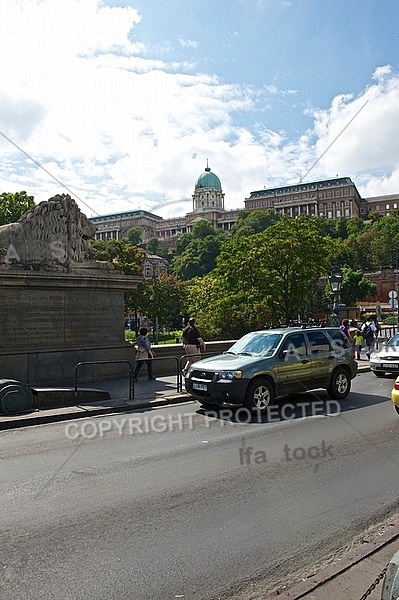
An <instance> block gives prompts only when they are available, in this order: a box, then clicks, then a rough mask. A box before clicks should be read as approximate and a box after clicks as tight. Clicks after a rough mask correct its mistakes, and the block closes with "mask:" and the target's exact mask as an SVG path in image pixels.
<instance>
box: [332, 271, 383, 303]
mask: <svg viewBox="0 0 399 600" xmlns="http://www.w3.org/2000/svg"><path fill="white" fill-rule="evenodd" d="M376 291H377V286H376V285H375V283H372V282H371V281H369V280H368V279H366V278H365V277H364V276H363V272H362V271H361V270H358V271H354V270H353V269H351V268H350V267H344V268H343V269H342V290H341V300H342V302H343V303H344V304H346V305H347V306H351V305H352V304H354V303H355V302H356V300H362V299H363V298H365V297H366V296H373V295H374V294H375V293H376Z"/></svg>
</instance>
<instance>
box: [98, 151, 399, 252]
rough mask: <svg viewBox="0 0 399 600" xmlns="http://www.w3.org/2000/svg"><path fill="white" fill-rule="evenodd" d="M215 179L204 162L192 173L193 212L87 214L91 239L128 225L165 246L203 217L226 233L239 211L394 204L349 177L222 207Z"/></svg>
mask: <svg viewBox="0 0 399 600" xmlns="http://www.w3.org/2000/svg"><path fill="white" fill-rule="evenodd" d="M224 196H225V195H224V192H223V190H222V185H221V182H220V179H219V177H218V176H217V175H215V173H213V172H212V171H211V169H210V168H209V166H208V163H207V166H206V168H205V170H204V172H203V173H202V174H201V175H200V176H199V177H198V179H197V180H196V182H195V185H194V194H193V195H192V200H193V210H192V212H189V213H187V214H186V215H184V216H180V217H172V218H170V219H163V218H162V217H160V216H158V215H155V214H153V213H150V212H148V211H145V210H132V211H125V212H121V213H113V214H110V215H104V216H98V217H91V218H90V221H92V222H93V223H94V224H95V226H96V227H97V233H96V237H97V238H98V239H102V240H108V239H111V238H113V239H121V238H123V237H126V236H127V233H128V231H129V229H131V228H132V227H141V228H142V230H143V234H142V240H143V242H147V241H148V240H149V239H151V238H157V239H159V240H160V241H162V243H163V244H164V245H165V246H167V247H173V246H174V244H175V242H176V239H177V238H178V236H179V235H181V234H183V233H190V232H191V231H192V228H193V226H194V225H195V223H196V222H198V221H200V220H202V219H206V220H207V221H210V222H211V223H212V225H213V226H214V227H215V228H221V229H223V230H225V231H229V230H230V229H231V228H232V226H233V225H234V223H235V222H236V221H237V219H238V215H239V213H240V212H241V211H242V210H246V211H259V210H262V211H264V210H268V209H270V208H273V209H274V210H276V211H278V212H280V213H282V214H284V215H289V216H290V217H297V216H300V215H310V216H318V217H321V216H324V217H326V218H328V219H337V218H338V217H346V218H350V217H360V218H362V219H367V218H368V216H369V215H370V213H371V212H373V211H376V212H378V213H380V214H383V215H388V214H389V213H390V212H391V211H392V210H394V209H397V208H398V206H399V193H398V194H390V195H385V196H375V197H372V198H361V196H360V194H359V192H358V190H357V188H356V185H355V184H354V183H353V181H352V180H351V178H350V177H335V178H333V179H326V180H322V181H312V182H309V183H298V184H294V185H287V186H281V187H276V188H264V189H262V190H257V191H254V192H251V193H250V195H249V197H248V198H245V200H244V206H243V208H242V209H236V210H226V209H225V207H224Z"/></svg>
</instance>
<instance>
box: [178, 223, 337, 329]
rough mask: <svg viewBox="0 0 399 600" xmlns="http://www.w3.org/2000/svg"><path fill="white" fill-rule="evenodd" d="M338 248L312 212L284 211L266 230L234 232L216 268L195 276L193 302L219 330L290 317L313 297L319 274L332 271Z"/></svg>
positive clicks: (191, 290)
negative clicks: (288, 213)
mask: <svg viewBox="0 0 399 600" xmlns="http://www.w3.org/2000/svg"><path fill="white" fill-rule="evenodd" d="M333 249H334V247H333V243H332V242H331V240H330V239H329V238H326V237H323V236H321V235H320V233H319V231H318V226H317V223H316V221H315V220H314V219H313V220H312V219H310V218H299V219H291V218H290V217H283V218H282V219H281V220H280V221H279V222H278V223H276V225H273V226H271V227H269V228H268V229H266V230H265V231H263V232H261V233H258V234H255V235H252V236H249V237H242V236H234V237H232V238H231V239H229V240H228V241H226V242H225V243H224V244H223V246H222V249H221V252H220V255H219V257H218V259H217V268H216V269H215V271H214V272H213V273H211V274H210V275H209V276H208V277H207V278H201V279H197V280H195V282H190V284H191V285H189V286H188V303H189V308H190V309H191V311H195V312H196V315H197V316H198V318H199V319H200V320H201V322H203V321H205V320H207V323H208V325H207V326H208V327H209V329H210V330H212V331H214V332H217V335H218V336H219V335H221V336H223V335H226V334H227V333H230V336H229V337H231V336H233V337H235V336H237V335H241V334H242V333H244V332H245V331H248V330H250V329H257V328H263V327H265V326H267V325H270V324H276V323H279V322H290V321H292V320H293V319H295V318H296V317H297V314H298V313H301V312H302V310H303V308H304V307H305V306H306V304H307V303H308V301H309V299H310V298H311V296H312V285H313V282H314V280H315V279H316V278H318V277H319V276H320V275H323V274H327V273H328V271H329V268H330V260H329V257H330V256H331V255H332V252H333ZM204 286H206V287H205V290H206V291H205V292H204ZM207 302H209V303H210V306H211V307H212V310H210V309H206V308H204V307H205V306H206V303H207ZM202 327H206V325H202Z"/></svg>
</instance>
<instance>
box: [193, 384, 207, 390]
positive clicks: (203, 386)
mask: <svg viewBox="0 0 399 600" xmlns="http://www.w3.org/2000/svg"><path fill="white" fill-rule="evenodd" d="M207 389H208V386H207V385H206V384H205V383H193V390H199V391H200V392H206V391H207Z"/></svg>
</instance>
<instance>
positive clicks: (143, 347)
mask: <svg viewBox="0 0 399 600" xmlns="http://www.w3.org/2000/svg"><path fill="white" fill-rule="evenodd" d="M136 344H137V352H136V366H135V369H134V375H133V376H134V381H137V377H138V374H139V373H140V371H141V367H142V366H143V364H144V361H145V362H146V363H147V374H148V381H150V380H152V379H155V377H153V375H152V359H153V358H155V354H154V352H153V350H152V348H151V342H150V340H149V338H148V336H147V329H146V328H145V327H142V328H141V329H140V335H139V337H138V338H137V340H136Z"/></svg>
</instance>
